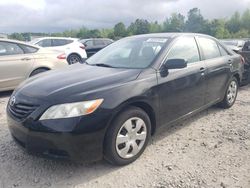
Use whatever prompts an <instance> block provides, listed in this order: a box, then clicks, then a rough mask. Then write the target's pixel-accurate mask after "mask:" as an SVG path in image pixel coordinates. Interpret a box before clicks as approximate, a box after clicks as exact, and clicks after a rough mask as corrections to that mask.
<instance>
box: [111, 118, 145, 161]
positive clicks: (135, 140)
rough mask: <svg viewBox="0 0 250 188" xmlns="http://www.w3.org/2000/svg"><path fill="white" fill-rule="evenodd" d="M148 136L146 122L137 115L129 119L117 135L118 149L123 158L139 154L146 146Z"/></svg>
mask: <svg viewBox="0 0 250 188" xmlns="http://www.w3.org/2000/svg"><path fill="white" fill-rule="evenodd" d="M146 137H147V127H146V124H145V122H144V121H143V120H142V119H140V118H137V117H134V118H130V119H128V120H127V121H126V122H125V123H124V124H123V125H122V126H121V128H120V130H119V132H118V134H117V137H116V151H117V153H118V155H119V156H120V157H121V158H125V159H127V158H131V157H133V156H135V155H137V154H138V153H139V152H140V150H141V149H142V147H143V146H144V143H145V140H146Z"/></svg>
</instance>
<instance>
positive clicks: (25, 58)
mask: <svg viewBox="0 0 250 188" xmlns="http://www.w3.org/2000/svg"><path fill="white" fill-rule="evenodd" d="M21 60H22V61H29V60H31V58H29V57H24V58H22V59H21Z"/></svg>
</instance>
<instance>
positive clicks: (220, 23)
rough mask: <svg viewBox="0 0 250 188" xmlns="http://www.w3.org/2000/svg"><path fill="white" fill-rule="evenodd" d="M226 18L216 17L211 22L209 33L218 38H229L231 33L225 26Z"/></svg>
mask: <svg viewBox="0 0 250 188" xmlns="http://www.w3.org/2000/svg"><path fill="white" fill-rule="evenodd" d="M225 24H226V23H225V20H223V19H214V20H212V21H211V22H210V25H209V32H210V33H209V34H210V35H212V36H214V37H216V38H220V39H223V38H229V37H230V33H229V31H228V30H227V28H226V27H225Z"/></svg>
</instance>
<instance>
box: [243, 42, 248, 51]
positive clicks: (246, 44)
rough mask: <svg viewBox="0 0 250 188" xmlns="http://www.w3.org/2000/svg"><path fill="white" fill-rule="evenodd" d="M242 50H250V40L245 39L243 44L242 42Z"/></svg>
mask: <svg viewBox="0 0 250 188" xmlns="http://www.w3.org/2000/svg"><path fill="white" fill-rule="evenodd" d="M242 50H243V51H250V41H247V42H246V43H245V44H244V47H243V49H242Z"/></svg>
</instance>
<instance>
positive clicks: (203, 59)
mask: <svg viewBox="0 0 250 188" xmlns="http://www.w3.org/2000/svg"><path fill="white" fill-rule="evenodd" d="M196 38H197V43H198V45H199V48H200V51H201V55H202V56H201V57H202V58H201V61H206V60H212V59H218V58H221V57H222V56H221V52H220V48H219V46H218V42H217V41H216V40H214V39H213V38H210V37H207V36H202V37H200V36H196ZM199 38H205V39H210V40H212V41H213V42H215V43H216V45H217V48H218V51H219V53H220V56H219V57H215V58H210V59H206V58H205V55H204V51H203V49H202V47H201V45H200V44H199Z"/></svg>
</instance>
